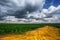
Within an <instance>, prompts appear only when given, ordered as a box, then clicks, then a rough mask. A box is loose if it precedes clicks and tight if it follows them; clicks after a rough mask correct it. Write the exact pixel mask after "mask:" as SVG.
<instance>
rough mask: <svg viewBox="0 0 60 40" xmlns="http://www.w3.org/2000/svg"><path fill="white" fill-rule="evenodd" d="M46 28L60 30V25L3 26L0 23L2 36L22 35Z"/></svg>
mask: <svg viewBox="0 0 60 40" xmlns="http://www.w3.org/2000/svg"><path fill="white" fill-rule="evenodd" d="M44 26H53V27H57V28H60V24H7V23H6V24H5V23H3V24H1V23H0V35H3V34H12V33H14V34H20V33H23V32H26V31H31V30H34V29H37V28H41V27H44Z"/></svg>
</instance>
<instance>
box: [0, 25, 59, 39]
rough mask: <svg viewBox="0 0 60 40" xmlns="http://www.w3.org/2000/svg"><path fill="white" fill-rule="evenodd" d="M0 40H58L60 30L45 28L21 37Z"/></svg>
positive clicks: (4, 37) (13, 36) (7, 37)
mask: <svg viewBox="0 0 60 40" xmlns="http://www.w3.org/2000/svg"><path fill="white" fill-rule="evenodd" d="M0 40H60V29H58V28H54V27H50V26H45V27H42V28H38V29H36V30H33V31H29V32H26V33H24V34H22V35H6V36H3V37H1V38H0Z"/></svg>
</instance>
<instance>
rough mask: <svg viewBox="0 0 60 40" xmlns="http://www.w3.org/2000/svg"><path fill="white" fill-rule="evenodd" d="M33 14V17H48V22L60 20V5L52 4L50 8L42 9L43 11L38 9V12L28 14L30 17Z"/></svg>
mask: <svg viewBox="0 0 60 40" xmlns="http://www.w3.org/2000/svg"><path fill="white" fill-rule="evenodd" d="M31 16H32V17H33V18H42V19H44V20H45V19H46V21H47V22H60V5H59V6H57V7H55V6H52V5H51V6H50V7H49V8H48V9H42V11H41V12H39V10H38V12H36V11H35V12H33V13H30V14H28V18H30V17H31ZM49 16H51V17H49Z"/></svg>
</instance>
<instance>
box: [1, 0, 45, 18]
mask: <svg viewBox="0 0 60 40" xmlns="http://www.w3.org/2000/svg"><path fill="white" fill-rule="evenodd" d="M44 2H45V0H41V1H40V0H29V1H28V0H0V19H2V18H3V17H5V16H15V17H17V18H24V17H26V14H27V11H29V12H30V13H31V12H34V11H36V10H41V8H42V7H43V4H44Z"/></svg>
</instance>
